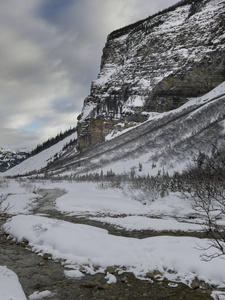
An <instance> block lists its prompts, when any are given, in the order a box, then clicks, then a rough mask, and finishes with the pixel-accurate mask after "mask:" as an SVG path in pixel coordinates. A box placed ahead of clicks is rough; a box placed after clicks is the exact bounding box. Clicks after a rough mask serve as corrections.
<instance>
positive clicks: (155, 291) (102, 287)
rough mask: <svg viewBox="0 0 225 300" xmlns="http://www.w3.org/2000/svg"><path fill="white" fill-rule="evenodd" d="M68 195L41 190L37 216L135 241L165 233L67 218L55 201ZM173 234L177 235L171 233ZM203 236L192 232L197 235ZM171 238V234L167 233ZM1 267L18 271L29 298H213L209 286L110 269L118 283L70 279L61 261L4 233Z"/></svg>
mask: <svg viewBox="0 0 225 300" xmlns="http://www.w3.org/2000/svg"><path fill="white" fill-rule="evenodd" d="M64 193H65V192H64V191H62V190H59V189H49V190H44V189H43V190H40V191H39V194H41V195H42V197H41V198H39V199H37V203H36V206H35V207H34V209H33V212H32V213H33V214H45V215H46V216H47V217H50V218H56V219H61V220H65V221H69V222H73V223H83V224H87V225H92V226H97V227H101V228H104V229H107V230H108V231H109V233H110V234H114V235H121V236H129V237H135V238H144V237H149V236H154V235H157V234H158V235H159V234H161V235H162V234H163V233H162V232H160V233H159V232H158V233H157V232H154V231H149V230H148V231H134V232H133V231H126V230H121V229H117V228H116V227H114V226H112V225H109V224H103V223H101V222H97V221H93V220H89V219H88V218H85V217H82V218H80V217H77V216H66V215H64V214H62V213H60V212H59V211H57V210H55V208H54V207H55V201H56V199H57V198H59V197H60V196H62V195H63V194H64ZM6 220H7V216H1V218H0V225H1V226H2V224H4V222H5V221H6ZM169 234H171V235H172V234H173V235H174V232H170V233H169ZM178 234H181V235H187V233H182V232H180V233H176V235H178ZM201 234H202V233H192V235H193V236H198V237H199V235H201ZM167 235H168V232H167ZM0 244H1V246H0V265H6V266H7V267H8V268H9V269H11V270H12V271H14V272H15V273H16V274H17V275H18V277H19V281H20V283H21V285H22V287H23V290H24V292H25V294H26V296H27V298H28V297H29V295H31V294H33V293H34V292H35V291H39V292H42V291H46V290H49V291H50V292H51V293H52V294H51V296H50V297H44V298H42V299H54V300H66V299H67V300H75V299H85V300H86V299H96V300H103V299H105V300H108V299H117V300H119V299H121V300H122V299H153V300H156V299H167V300H170V299H180V300H182V299H185V300H190V299H191V300H195V299H196V300H201V299H212V298H211V297H210V294H211V292H212V290H211V289H210V287H207V286H205V288H204V289H200V288H199V287H198V285H196V286H195V287H194V288H193V289H191V288H189V287H188V286H186V285H184V284H182V283H178V284H176V285H173V284H172V283H169V282H168V281H167V280H166V279H164V280H157V279H156V278H155V275H157V274H149V275H148V276H149V278H150V279H152V280H153V283H150V282H148V281H144V280H139V279H137V278H135V276H134V275H133V274H132V273H123V274H121V275H118V273H116V271H115V268H113V267H110V268H108V270H107V271H108V272H110V273H111V274H114V275H115V276H116V278H117V283H116V284H114V283H113V284H107V283H106V281H107V280H106V279H105V278H104V277H105V276H106V274H96V275H94V276H92V275H86V276H84V277H82V278H81V279H70V278H67V277H66V276H65V275H64V270H65V267H64V266H62V264H61V263H60V262H55V261H54V260H52V259H44V258H43V257H42V256H40V255H37V254H35V253H33V252H31V251H29V250H28V249H27V247H26V246H27V245H24V244H23V243H21V244H20V243H16V242H14V241H12V240H10V239H8V238H7V235H6V234H4V232H2V231H0Z"/></svg>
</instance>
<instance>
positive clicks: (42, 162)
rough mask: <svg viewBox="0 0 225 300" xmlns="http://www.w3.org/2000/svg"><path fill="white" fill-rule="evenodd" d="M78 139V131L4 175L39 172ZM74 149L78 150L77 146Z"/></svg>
mask: <svg viewBox="0 0 225 300" xmlns="http://www.w3.org/2000/svg"><path fill="white" fill-rule="evenodd" d="M75 139H77V133H76V132H75V133H73V134H71V135H70V136H68V137H66V138H65V139H64V140H62V141H60V142H58V143H57V144H55V145H53V146H51V147H49V148H48V149H46V150H44V151H42V152H40V153H38V154H36V155H34V156H32V157H30V158H28V159H26V160H25V161H23V162H22V163H21V164H19V165H17V166H15V167H14V168H13V169H10V170H8V171H7V172H5V173H4V176H16V175H18V174H26V173H30V172H36V171H37V172H38V171H39V170H40V169H42V168H45V167H47V165H48V164H49V163H50V162H51V161H54V160H55V161H56V160H57V159H58V157H59V156H60V155H61V154H62V153H63V152H64V151H63V148H64V146H65V145H66V144H69V143H70V141H71V140H75ZM73 151H74V152H76V150H75V146H74V147H73Z"/></svg>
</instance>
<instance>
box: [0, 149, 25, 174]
mask: <svg viewBox="0 0 225 300" xmlns="http://www.w3.org/2000/svg"><path fill="white" fill-rule="evenodd" d="M27 157H28V152H26V151H20V150H18V151H13V150H10V149H6V148H3V147H0V172H5V171H6V170H8V169H10V168H12V167H14V166H16V165H17V164H19V163H21V162H22V161H23V160H25V159H26V158H27Z"/></svg>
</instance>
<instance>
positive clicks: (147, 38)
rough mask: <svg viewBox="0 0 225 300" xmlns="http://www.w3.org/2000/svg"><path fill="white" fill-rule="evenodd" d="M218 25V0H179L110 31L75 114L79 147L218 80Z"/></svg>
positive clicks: (222, 17) (221, 71)
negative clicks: (79, 110) (86, 93)
mask: <svg viewBox="0 0 225 300" xmlns="http://www.w3.org/2000/svg"><path fill="white" fill-rule="evenodd" d="M224 28H225V1H224V0H195V1H191V0H184V1H180V2H179V3H178V4H176V5H174V6H172V7H170V8H168V9H166V10H164V11H162V12H159V13H158V14H155V15H154V16H151V17H149V18H147V19H145V20H142V21H139V22H137V23H135V24H132V25H129V26H127V27H124V28H122V29H119V30H116V31H114V32H112V33H111V34H110V35H109V36H108V38H107V42H106V45H105V47H104V49H103V55H102V60H101V68H100V73H99V75H98V78H97V80H95V81H93V82H92V86H91V91H90V95H89V96H88V97H87V98H86V99H85V100H84V105H83V110H82V113H81V115H80V116H79V117H78V126H77V129H78V137H79V138H78V140H79V147H80V149H83V148H85V147H88V146H90V145H93V144H96V143H98V142H100V141H102V140H104V137H105V136H106V135H107V134H108V133H110V132H111V131H112V130H113V129H114V128H115V126H117V127H118V128H119V126H120V125H121V124H122V126H123V127H128V126H132V125H133V124H135V123H136V122H143V121H145V120H146V119H147V116H148V113H147V112H152V111H155V112H164V111H168V110H172V109H175V108H177V107H179V106H181V105H182V104H184V103H185V102H186V101H188V99H189V98H191V97H197V96H200V95H202V94H205V93H206V92H208V91H209V90H211V89H213V88H214V87H215V86H217V85H219V84H220V83H221V82H223V81H224V80H225V33H224Z"/></svg>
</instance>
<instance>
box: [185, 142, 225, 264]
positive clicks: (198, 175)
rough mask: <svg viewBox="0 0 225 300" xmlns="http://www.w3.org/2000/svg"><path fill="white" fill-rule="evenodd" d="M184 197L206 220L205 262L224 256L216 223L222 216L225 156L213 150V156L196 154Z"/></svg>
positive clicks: (223, 235) (223, 236)
mask: <svg viewBox="0 0 225 300" xmlns="http://www.w3.org/2000/svg"><path fill="white" fill-rule="evenodd" d="M185 183H186V184H185V188H184V190H185V195H188V196H189V197H190V198H191V199H192V200H193V208H194V209H195V211H197V212H198V213H200V214H203V215H204V217H205V220H206V222H205V229H206V232H207V234H208V236H209V238H210V243H209V247H208V248H205V249H204V250H208V249H210V248H214V250H215V252H213V253H211V254H207V253H203V254H202V255H201V257H202V259H204V260H211V259H213V258H215V257H218V256H221V255H225V230H224V228H223V227H221V226H220V225H219V224H218V220H219V219H221V217H222V216H224V214H225V156H224V155H222V153H221V152H219V151H218V149H217V148H216V147H215V146H214V147H213V152H212V155H206V154H203V153H199V156H198V158H197V159H196V160H195V161H194V162H193V164H191V165H190V166H189V168H188V170H187V172H186V174H185Z"/></svg>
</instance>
